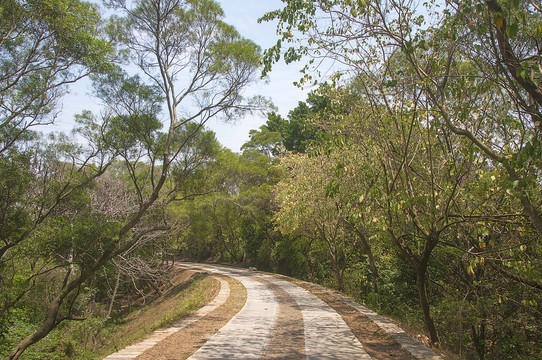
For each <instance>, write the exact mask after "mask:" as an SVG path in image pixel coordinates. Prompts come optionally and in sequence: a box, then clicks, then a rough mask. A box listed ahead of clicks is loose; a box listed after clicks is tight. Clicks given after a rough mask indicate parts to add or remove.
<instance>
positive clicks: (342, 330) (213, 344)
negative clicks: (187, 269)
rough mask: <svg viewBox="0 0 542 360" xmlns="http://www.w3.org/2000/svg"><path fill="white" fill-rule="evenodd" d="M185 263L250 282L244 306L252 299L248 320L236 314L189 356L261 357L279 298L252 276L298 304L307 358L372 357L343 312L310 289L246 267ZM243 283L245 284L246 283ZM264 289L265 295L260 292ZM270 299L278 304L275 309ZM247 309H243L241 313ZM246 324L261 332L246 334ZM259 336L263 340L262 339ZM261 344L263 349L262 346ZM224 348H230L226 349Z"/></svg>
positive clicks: (341, 359) (204, 358) (196, 358)
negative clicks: (342, 314)
mask: <svg viewBox="0 0 542 360" xmlns="http://www.w3.org/2000/svg"><path fill="white" fill-rule="evenodd" d="M184 265H186V266H194V267H196V268H200V269H204V270H206V271H212V272H217V273H219V274H222V275H226V276H232V277H234V278H235V279H236V280H238V281H240V282H241V283H243V281H245V282H246V281H248V282H249V286H250V287H247V304H246V305H245V307H247V306H249V299H250V298H252V301H251V305H250V306H249V309H247V310H250V311H251V312H250V313H247V314H248V315H249V316H250V318H245V317H243V319H246V320H244V321H242V322H238V321H237V320H236V317H237V316H236V317H234V318H233V319H232V320H231V321H230V322H229V323H228V324H227V325H226V326H225V327H224V328H222V329H220V331H219V332H218V333H217V334H216V335H215V336H214V337H212V338H211V339H210V340H209V341H208V342H207V343H206V344H205V345H204V346H202V347H201V348H200V350H198V352H196V353H195V354H194V355H193V356H192V357H190V358H189V359H192V360H209V359H233V358H235V359H260V358H261V357H262V350H263V346H264V345H265V342H267V340H268V338H269V334H270V329H271V327H272V326H273V321H274V317H275V315H276V301H275V297H274V296H273V295H272V293H271V290H269V288H268V287H267V286H265V285H264V284H262V283H259V282H258V283H259V285H258V286H256V285H255V284H254V283H253V282H255V281H256V280H252V279H250V278H249V276H250V277H253V278H261V279H263V280H264V281H268V282H271V283H272V284H274V285H276V286H279V287H280V288H282V289H283V290H284V291H286V292H287V293H288V294H289V295H290V296H291V297H292V298H293V299H294V300H295V302H296V303H297V304H298V306H299V307H300V309H301V313H302V317H303V324H304V333H305V348H306V358H307V359H323V360H326V359H336V360H351V359H370V357H369V355H368V354H367V352H366V351H365V350H364V349H363V346H362V345H361V343H360V342H359V341H358V339H357V338H356V337H355V336H354V334H353V333H352V331H351V330H350V328H348V326H347V325H346V323H345V322H344V321H343V319H342V318H341V317H340V315H339V314H337V312H335V311H334V310H333V309H332V308H331V307H330V306H329V305H327V304H326V303H325V302H323V301H322V300H320V299H319V298H318V297H316V296H314V295H313V294H312V293H310V292H309V291H307V290H305V289H303V288H301V287H299V286H297V285H294V284H292V283H290V282H288V281H285V280H281V279H277V278H274V277H272V276H269V275H263V274H258V273H254V272H248V271H245V270H237V269H227V268H222V267H216V266H210V265H196V266H195V265H194V264H184ZM243 285H245V284H244V283H243ZM245 287H246V285H245ZM262 291H263V293H262V294H263V295H258V294H259V293H261V292H262ZM270 302H274V303H275V306H274V307H273V308H272V309H271V304H270ZM265 308H269V311H268V317H265V320H266V321H265V322H263V321H262V320H263V318H262V316H263V314H264V313H265V312H267V311H266V310H265ZM244 310H245V309H244V308H243V310H241V312H240V313H239V314H238V315H240V314H241V313H242V312H243V311H244ZM269 320H271V321H269ZM247 323H250V324H251V326H256V325H258V331H259V333H247V331H248V327H247ZM263 326H267V327H268V328H267V331H263V330H262V329H261V327H263ZM260 334H261V335H260ZM262 335H265V337H262ZM257 339H259V340H263V342H261V341H259V340H257ZM218 345H220V346H218ZM256 345H258V346H256ZM260 345H261V348H260V347H259V346H260ZM224 348H225V349H227V350H224Z"/></svg>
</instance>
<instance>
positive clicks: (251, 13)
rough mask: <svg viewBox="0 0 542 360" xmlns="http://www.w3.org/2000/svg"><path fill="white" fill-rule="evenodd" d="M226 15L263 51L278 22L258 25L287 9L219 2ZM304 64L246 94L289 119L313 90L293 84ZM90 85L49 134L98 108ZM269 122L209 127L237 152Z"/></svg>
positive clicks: (78, 88)
mask: <svg viewBox="0 0 542 360" xmlns="http://www.w3.org/2000/svg"><path fill="white" fill-rule="evenodd" d="M218 2H219V3H220V4H221V6H222V8H223V9H224V12H225V14H226V18H225V21H226V22H227V23H228V24H231V25H233V26H235V28H236V29H237V30H238V31H239V32H240V33H241V35H242V36H244V37H246V38H248V39H250V40H252V41H254V42H255V43H257V44H258V45H260V46H261V47H262V50H263V49H266V48H269V47H271V46H273V45H274V44H275V43H276V41H277V35H276V33H275V30H276V24H275V23H263V24H258V21H257V20H258V18H260V17H261V16H262V15H263V14H265V13H266V12H268V11H272V10H276V9H279V8H281V7H282V6H283V3H282V2H281V1H280V0H218ZM301 67H302V65H301V64H290V65H285V64H284V63H282V62H281V63H279V64H277V65H276V66H275V67H274V68H273V71H272V72H271V73H270V74H269V76H268V79H267V81H266V82H264V81H261V82H258V83H257V84H255V85H253V86H252V87H251V88H249V89H247V91H246V95H247V96H251V95H262V96H264V97H266V98H271V100H272V102H273V104H274V105H275V106H276V107H277V108H278V112H279V113H280V114H282V115H283V116H286V115H287V114H288V112H289V111H290V110H292V109H293V108H295V107H296V106H297V103H298V102H299V101H304V100H305V99H306V95H307V93H308V91H309V90H310V89H304V90H301V89H299V88H297V87H296V86H294V85H293V82H294V81H296V80H299V78H300V76H301V75H300V73H299V69H300V68H301ZM88 85H89V82H88V81H82V82H80V83H78V84H76V85H75V86H72V88H71V89H70V94H68V95H67V96H66V97H65V99H64V101H63V106H62V109H63V110H62V112H61V113H60V114H59V117H58V118H57V120H56V121H55V124H54V125H50V126H48V127H47V128H46V129H43V130H45V131H64V132H66V131H69V130H70V129H71V128H72V127H73V124H74V122H73V115H74V114H77V113H80V112H81V111H82V110H84V109H94V108H98V107H99V104H98V101H97V100H95V99H92V98H91V97H90V96H89V95H88V93H89V92H90V91H89V89H88ZM265 121H266V118H265V117H262V116H260V115H248V116H247V117H245V118H244V119H241V120H239V121H237V122H236V123H235V124H224V123H222V122H219V121H215V120H211V121H210V122H208V123H207V127H208V128H210V129H212V130H213V131H215V132H216V134H217V138H218V140H219V141H220V143H221V144H222V145H223V146H225V147H227V148H229V149H231V150H233V151H240V147H241V146H242V145H243V144H244V143H245V142H246V141H247V140H248V139H249V136H248V134H249V131H250V130H251V129H257V128H259V127H260V126H261V125H263V124H264V123H265Z"/></svg>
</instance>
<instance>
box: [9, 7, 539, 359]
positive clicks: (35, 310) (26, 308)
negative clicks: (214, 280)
mask: <svg viewBox="0 0 542 360" xmlns="http://www.w3.org/2000/svg"><path fill="white" fill-rule="evenodd" d="M284 2H285V7H284V8H283V9H279V10H277V11H275V12H272V13H269V14H266V15H265V16H264V17H263V18H262V21H267V20H269V21H270V20H275V21H278V32H277V33H278V34H279V36H280V39H279V40H278V42H277V45H276V46H275V47H273V48H271V49H267V50H266V51H265V52H264V53H263V56H262V54H261V53H260V49H259V48H258V47H257V46H256V45H255V44H253V43H252V42H250V41H249V40H247V39H244V38H242V37H241V36H240V35H239V34H238V33H237V32H236V31H235V29H233V28H232V27H231V26H229V25H227V24H225V23H224V22H222V20H221V19H222V17H223V13H222V10H221V9H220V7H219V6H218V5H217V4H216V3H214V2H213V1H211V0H191V1H179V0H140V1H133V2H128V3H126V2H124V1H121V0H112V1H107V3H108V5H109V6H113V7H114V9H115V14H116V15H115V16H113V17H111V18H109V19H103V18H101V17H100V15H99V13H98V11H97V9H96V7H95V6H94V5H92V4H89V3H86V2H82V1H78V0H48V1H31V0H27V1H21V0H8V1H3V2H1V3H0V19H1V21H0V33H1V37H0V39H1V40H0V69H1V73H0V97H1V108H0V134H1V137H0V173H1V174H0V175H1V176H0V189H1V191H0V289H1V291H0V294H1V295H0V355H1V356H2V357H5V358H6V359H17V358H20V357H21V358H25V357H26V358H33V359H34V358H47V359H51V358H59V359H63V358H69V357H79V358H83V357H84V353H85V347H86V348H87V349H89V348H92V346H93V344H92V343H91V342H90V343H89V342H84V341H79V340H80V339H81V336H82V335H81V334H84V333H85V332H86V333H96V332H99V331H100V329H101V328H102V327H103V326H104V324H108V323H111V322H114V321H116V320H117V319H118V317H119V316H120V315H122V310H123V307H122V305H126V304H127V303H129V302H130V299H134V298H138V297H142V298H144V297H145V296H146V294H148V293H149V292H151V291H155V292H160V289H161V283H163V282H165V281H167V280H166V278H165V276H164V274H165V273H166V271H167V266H168V264H169V263H170V259H171V258H174V257H180V258H184V259H193V260H198V261H205V260H212V261H221V262H229V263H235V264H244V265H251V266H256V267H258V268H260V269H264V270H273V271H278V272H281V273H285V274H288V275H293V276H297V277H300V278H304V279H308V280H311V281H315V282H319V283H323V284H325V285H328V286H332V287H335V288H337V289H340V290H342V291H344V292H347V293H349V294H351V295H352V296H355V297H356V298H357V299H358V300H359V301H362V302H364V303H366V304H367V305H369V306H370V307H372V308H374V309H376V310H378V311H380V312H382V313H384V314H387V315H390V316H393V317H395V318H397V319H398V320H400V321H402V322H403V323H404V324H406V325H408V326H410V327H412V328H414V329H416V330H417V331H423V332H425V333H426V334H427V336H428V341H429V342H430V343H432V344H433V345H435V346H439V347H440V348H441V349H443V350H445V351H446V352H448V353H450V354H452V355H450V356H452V357H459V358H466V359H518V358H524V359H533V358H540V357H541V354H542V345H541V344H542V270H541V269H542V256H541V255H542V254H541V252H542V247H541V239H542V237H541V236H542V218H541V216H542V214H541V206H542V193H541V191H540V190H541V184H542V150H541V146H540V144H541V130H542V110H541V109H542V86H541V85H540V84H541V83H542V64H541V60H540V59H541V54H542V50H541V49H542V47H541V46H542V45H541V44H542V7H541V6H540V4H539V3H538V2H536V1H529V0H499V1H497V0H487V1H481V0H467V1H465V0H462V1H454V0H449V1H445V2H435V1H428V2H426V3H423V4H422V3H420V4H414V3H413V2H411V1H402V0H400V1H361V0H358V1H350V0H327V1H284ZM285 45H287V46H288V48H287V49H286V50H284V49H283V47H284V46H285ZM281 57H284V60H285V61H286V62H292V61H306V64H307V66H306V67H305V73H304V75H303V77H302V79H300V81H299V83H300V84H303V83H305V84H316V81H317V80H318V81H321V80H322V79H321V76H319V70H320V67H321V66H326V69H327V68H328V65H329V62H333V64H340V66H339V67H338V69H339V70H340V72H338V73H336V74H334V75H333V76H332V77H330V78H327V79H323V80H325V81H324V82H322V83H321V84H320V85H318V86H317V87H315V91H313V92H312V93H311V94H310V95H309V97H308V99H307V100H306V102H300V103H299V105H298V106H297V107H296V108H295V109H292V110H291V111H290V113H289V114H288V116H287V117H286V118H284V117H282V116H281V115H279V114H277V113H274V112H271V113H269V114H268V120H267V123H266V124H265V125H264V126H262V127H261V128H259V129H258V130H253V131H252V132H251V134H250V140H249V141H248V142H247V143H246V144H244V145H243V148H242V152H241V153H234V152H232V151H230V150H228V149H225V148H223V147H222V146H221V145H220V144H219V143H218V142H217V141H216V139H215V136H214V134H213V133H212V132H211V131H208V130H206V129H205V123H206V122H207V121H208V120H209V119H211V118H214V117H222V118H223V119H226V120H229V119H234V118H236V117H238V116H242V114H243V113H245V112H247V111H253V110H265V109H266V106H267V105H266V103H265V101H262V99H259V98H255V99H244V98H243V97H242V93H243V89H244V88H245V87H246V86H247V85H249V84H250V83H251V82H253V81H254V80H255V79H256V78H257V77H258V75H259V67H260V65H261V64H263V70H264V73H266V72H268V71H271V68H272V66H273V64H274V63H275V62H277V61H279V60H280V59H281ZM262 59H263V60H262ZM86 76H90V78H91V80H92V83H93V89H94V96H95V97H96V98H97V99H99V100H100V101H102V103H103V110H102V111H101V112H100V113H91V112H90V111H86V112H83V113H82V114H80V115H78V116H77V117H76V121H77V127H76V129H74V133H73V134H71V135H51V136H48V137H44V136H40V135H39V134H38V133H36V132H35V131H34V130H33V128H34V126H35V125H39V124H48V123H51V122H53V121H54V120H55V118H56V115H57V108H58V105H60V104H61V103H62V95H63V93H64V91H65V89H66V86H67V85H68V84H70V83H73V82H75V81H78V80H79V79H81V78H83V77H86ZM61 334H62V335H61ZM69 339H73V341H74V342H77V343H79V344H80V347H76V348H73V344H72V343H70V342H69ZM68 344H72V345H68ZM30 346H32V348H31V349H33V350H32V351H33V353H32V354H31V355H29V354H28V351H26V352H25V350H26V349H27V348H29V347H30ZM89 356H90V355H89Z"/></svg>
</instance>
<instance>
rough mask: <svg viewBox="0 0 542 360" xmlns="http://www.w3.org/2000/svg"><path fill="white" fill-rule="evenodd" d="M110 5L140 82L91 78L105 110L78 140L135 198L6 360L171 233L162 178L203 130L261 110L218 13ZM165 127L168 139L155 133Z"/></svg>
mask: <svg viewBox="0 0 542 360" xmlns="http://www.w3.org/2000/svg"><path fill="white" fill-rule="evenodd" d="M111 4H113V5H115V6H116V8H117V10H120V11H121V12H122V14H124V15H125V16H124V17H123V18H115V19H114V21H113V22H112V23H111V24H110V26H109V31H110V34H111V35H114V36H115V41H116V42H117V46H118V48H119V49H121V50H124V49H128V50H129V51H130V56H131V59H133V60H134V62H135V64H136V65H137V66H139V67H140V70H141V74H140V75H141V76H144V80H142V79H141V77H140V76H138V75H135V76H129V75H127V74H126V73H124V72H123V71H119V70H118V69H117V68H110V69H109V72H108V73H107V74H106V75H103V76H97V77H96V78H95V82H96V84H97V86H96V94H97V95H98V97H99V98H101V99H102V100H103V101H104V105H105V106H106V109H105V111H104V112H103V114H102V115H101V116H95V115H93V114H91V113H89V112H85V113H83V114H82V115H81V116H80V117H79V121H80V122H81V124H82V126H81V128H82V129H81V130H80V133H81V134H82V135H84V136H85V137H86V138H87V139H88V144H89V151H90V152H101V151H103V150H104V149H105V150H106V153H108V154H113V156H118V157H119V159H120V160H121V161H122V164H123V165H124V169H125V173H126V174H127V175H128V179H127V180H128V181H129V184H130V185H129V187H130V188H131V189H132V190H133V191H134V192H135V194H136V196H135V204H134V205H135V206H133V207H129V208H128V211H127V212H126V213H124V214H122V215H121V216H119V217H120V218H121V219H120V220H117V221H114V222H112V223H113V224H114V226H113V227H112V231H109V232H107V233H103V234H101V235H100V233H99V232H94V231H87V232H81V234H82V236H83V235H86V236H87V237H86V241H89V242H91V243H92V242H94V243H95V244H96V245H97V247H96V249H95V252H93V253H92V256H87V257H85V258H84V259H83V260H84V261H83V262H82V263H81V264H77V265H78V266H77V271H74V272H67V273H66V276H65V278H64V280H63V281H62V282H61V283H60V284H59V287H58V288H57V290H56V293H55V295H54V296H53V300H52V301H51V302H50V303H49V304H47V308H46V311H45V312H46V315H45V317H44V318H45V320H44V321H43V322H42V323H41V324H40V326H39V327H38V329H37V330H36V331H35V332H33V333H32V334H30V335H28V336H27V337H26V338H25V339H23V340H22V341H21V342H20V343H19V344H18V345H17V346H15V348H14V349H13V350H12V352H11V353H10V355H8V357H7V358H8V359H16V358H18V357H19V356H20V355H21V354H22V353H23V352H24V350H25V349H26V348H28V347H29V346H30V345H32V344H33V343H35V342H37V341H39V340H40V339H42V338H43V337H44V336H46V335H47V334H48V333H49V332H50V331H51V330H52V329H54V328H55V327H56V326H58V325H59V324H60V323H61V322H63V321H64V320H66V319H70V318H71V309H72V307H71V305H70V304H73V302H72V301H71V299H75V298H77V294H79V292H80V290H81V289H82V287H83V284H85V282H87V281H88V280H89V279H90V278H91V277H92V276H93V275H94V274H95V273H96V272H97V271H98V270H99V269H100V268H102V267H103V266H104V265H105V264H107V263H108V262H110V261H111V260H112V259H114V258H116V257H118V256H120V255H122V254H125V253H126V252H127V251H129V250H130V249H132V248H133V247H134V246H138V245H139V244H142V243H145V241H146V240H149V238H152V234H154V233H155V232H156V231H158V232H161V231H166V230H168V229H170V226H169V225H168V223H167V218H166V217H165V216H164V211H163V209H162V208H161V206H160V205H162V204H164V200H165V199H167V200H171V199H172V198H171V196H175V191H173V192H172V191H171V188H170V191H169V192H168V191H166V188H167V185H169V183H168V176H169V174H170V173H171V171H172V169H174V168H175V167H176V162H177V161H181V160H182V159H183V156H181V154H190V152H191V151H192V150H195V149H194V148H193V147H192V145H191V144H192V143H191V141H192V139H193V138H194V137H195V136H196V135H197V134H198V133H199V131H200V130H201V128H202V127H203V125H204V124H205V122H206V121H208V120H209V119H210V118H212V117H216V116H223V117H225V118H227V119H231V118H233V117H235V116H237V115H239V114H240V113H241V112H243V111H246V110H254V109H257V108H259V107H260V104H259V103H247V102H244V101H243V98H242V96H241V94H242V90H243V89H244V87H245V86H247V85H248V84H250V83H251V82H252V81H253V80H254V79H255V75H256V71H257V68H258V66H259V59H260V56H259V48H258V47H257V46H256V45H255V44H253V43H252V42H250V41H248V40H246V39H243V38H241V37H240V36H239V34H238V33H237V32H236V31H235V29H233V28H232V27H231V26H229V25H227V24H225V23H223V22H222V21H221V18H222V17H223V12H222V10H221V9H220V7H219V6H218V5H217V4H216V3H214V2H213V1H187V2H182V1H169V0H154V1H150V0H149V1H145V0H143V1H136V2H133V3H131V5H132V6H128V5H127V4H126V3H125V2H123V1H112V2H111ZM146 82H148V84H147V83H146ZM179 89H180V90H179ZM162 105H164V107H165V110H166V111H165V112H162V111H161V109H162ZM162 120H164V121H162ZM164 123H165V124H166V126H165V131H161V129H162V127H163V125H164ZM184 158H186V157H184ZM88 165H90V164H88ZM177 186H180V184H178V185H177ZM168 195H169V196H170V197H169V198H168ZM167 200H166V201H165V203H167ZM91 228H92V229H97V228H98V227H91ZM98 235H99V236H98ZM102 245H103V246H102ZM74 265H75V264H74ZM64 308H67V315H66V314H64V313H63V309H64Z"/></svg>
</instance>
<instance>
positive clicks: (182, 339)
mask: <svg viewBox="0 0 542 360" xmlns="http://www.w3.org/2000/svg"><path fill="white" fill-rule="evenodd" d="M224 279H225V280H226V281H228V283H229V284H230V291H231V295H230V297H229V298H228V300H227V301H226V303H225V304H224V305H222V306H220V307H219V308H217V309H216V310H214V311H212V312H211V313H209V314H208V315H206V316H204V317H203V318H201V319H200V320H198V321H196V322H195V323H193V324H191V325H189V326H187V327H186V328H184V329H181V330H179V331H178V332H176V333H175V334H173V335H171V336H169V337H168V338H166V339H165V340H163V341H161V342H160V343H158V344H157V345H155V346H154V347H152V348H151V349H149V350H147V351H145V352H144V353H143V354H141V355H139V356H138V357H137V359H139V360H184V359H186V358H188V357H189V356H190V355H192V354H193V353H194V352H196V350H198V349H199V348H200V347H201V346H202V345H203V344H204V343H205V342H206V341H207V340H208V339H209V338H210V337H211V336H212V335H213V334H214V333H216V332H217V331H218V330H219V329H220V328H221V327H223V326H224V325H226V323H227V322H228V321H230V319H231V318H232V317H233V316H234V315H235V314H237V313H238V312H239V310H241V308H242V307H243V305H244V304H245V301H246V290H245V288H244V287H243V285H241V283H239V282H238V281H236V280H234V279H232V278H228V277H224ZM216 286H219V285H218V284H216ZM217 291H218V290H217ZM210 300H211V299H209V301H210Z"/></svg>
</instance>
